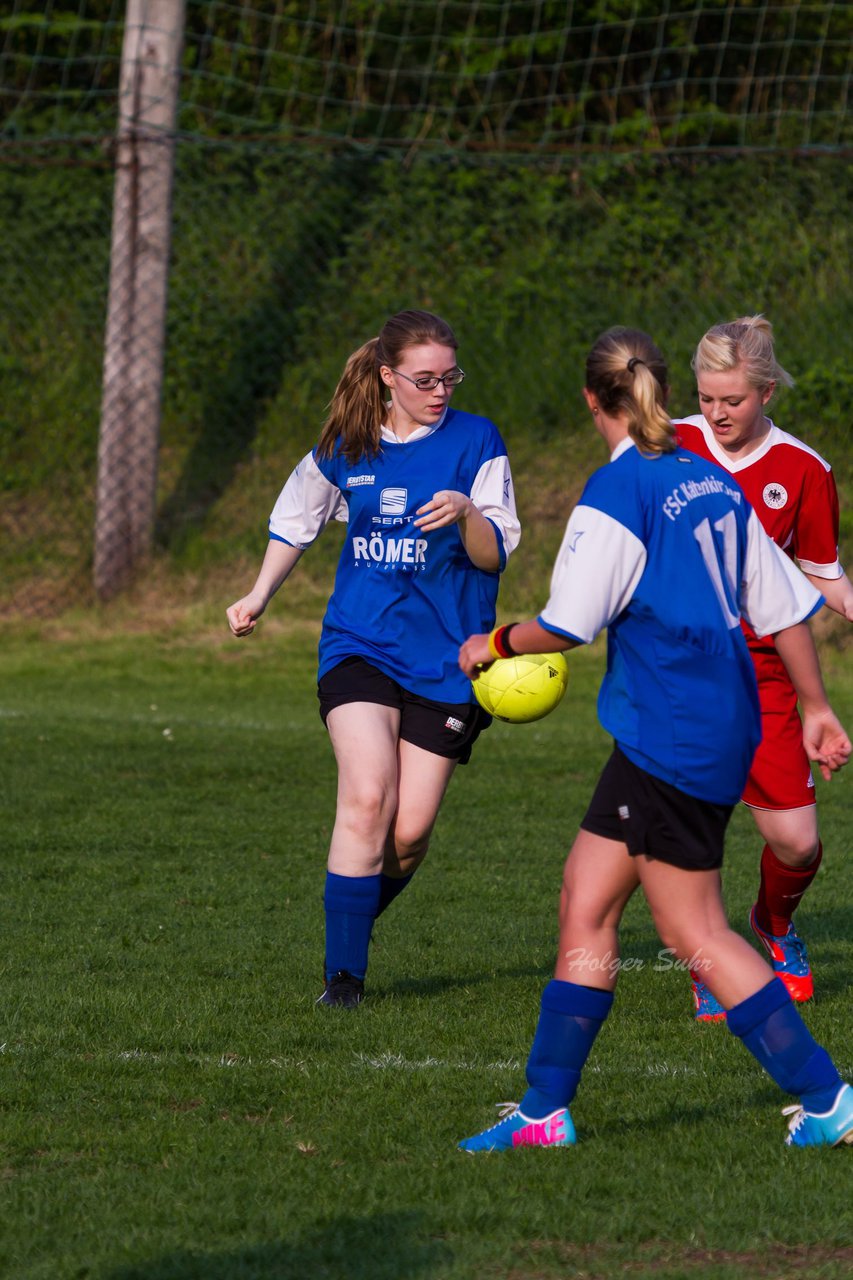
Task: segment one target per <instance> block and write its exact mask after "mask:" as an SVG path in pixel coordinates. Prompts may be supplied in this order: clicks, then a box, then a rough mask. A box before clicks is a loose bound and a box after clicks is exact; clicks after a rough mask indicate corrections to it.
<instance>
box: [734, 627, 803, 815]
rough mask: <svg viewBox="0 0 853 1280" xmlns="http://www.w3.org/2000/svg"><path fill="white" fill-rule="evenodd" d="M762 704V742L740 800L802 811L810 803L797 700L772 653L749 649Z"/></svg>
mask: <svg viewBox="0 0 853 1280" xmlns="http://www.w3.org/2000/svg"><path fill="white" fill-rule="evenodd" d="M752 658H753V661H754V663H755V674H756V675H757V676H758V697H759V701H760V702H761V735H762V736H761V742H760V743H759V746H758V750H757V751H756V753H755V756H754V757H753V761H752V768H751V769H750V771H749V777H748V778H747V780H746V786H745V788H744V792H743V795H742V796H741V799H742V800H743V802H744V804H749V805H752V806H753V807H754V808H756V809H802V808H805V807H806V806H807V805H813V804H814V803H815V793H814V778H813V777H812V770H811V764H810V763H809V758H808V756H807V755H806V751H805V747H804V746H803V726H802V722H801V720H800V714H799V712H798V711H797V695H796V693H795V691H794V687H793V685H792V684H791V681H790V680H789V678H788V672H787V671H786V670H785V665H784V663H783V662H782V659H781V658H780V657H779V655H778V654H777V653H776V651H775V650H771V651H767V650H766V649H765V648H764V647H762V648H761V649H759V650H758V651H756V649H753V650H752Z"/></svg>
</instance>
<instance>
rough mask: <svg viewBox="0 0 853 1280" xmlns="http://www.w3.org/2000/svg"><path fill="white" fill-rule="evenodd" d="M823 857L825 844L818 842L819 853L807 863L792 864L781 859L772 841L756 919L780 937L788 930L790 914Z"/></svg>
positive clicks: (766, 853) (766, 855) (763, 857)
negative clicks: (774, 849) (790, 865)
mask: <svg viewBox="0 0 853 1280" xmlns="http://www.w3.org/2000/svg"><path fill="white" fill-rule="evenodd" d="M822 857H823V845H822V844H821V843H820V842H818V846H817V853H816V854H815V856H814V858H813V859H812V861H811V862H810V863H809V865H808V866H807V867H789V866H786V865H785V863H784V862H780V861H779V859H778V858H777V857H776V854H775V853H774V852H773V850H772V849H771V848H770V845H769V844H766V845H765V846H764V848H763V849H762V851H761V884H760V886H759V889H758V901H757V902H756V904H755V919H756V922H757V924H758V926H759V928H761V929H763V930H764V932H765V933H772V934H774V935H775V936H776V937H777V938H781V937H783V936H784V935H785V934H786V933H787V932H788V925H789V924H790V923H791V916H792V915H793V914H794V912H795V911H796V909H797V907H798V906H799V902H800V898H802V896H803V894H804V893H805V891H806V889H808V887H809V885H810V884H811V882H812V880H814V878H815V876H816V875H817V869H818V867H819V866H820V860H821V858H822Z"/></svg>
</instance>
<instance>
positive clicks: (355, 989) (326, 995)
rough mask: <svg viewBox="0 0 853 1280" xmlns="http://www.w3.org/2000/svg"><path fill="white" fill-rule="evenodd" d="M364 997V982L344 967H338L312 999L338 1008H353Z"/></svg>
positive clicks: (317, 1002)
mask: <svg viewBox="0 0 853 1280" xmlns="http://www.w3.org/2000/svg"><path fill="white" fill-rule="evenodd" d="M363 999H364V983H363V981H362V980H361V978H355V977H353V975H352V974H351V973H349V972H348V970H346V969H339V970H338V972H337V973H333V974H332V976H331V978H327V979H326V989H325V991H324V992H323V994H322V995H321V996H318V997H317V999H316V1000H315V1001H314V1003H315V1004H326V1005H332V1006H334V1007H336V1008H338V1009H354V1008H355V1007H356V1005H359V1004H361V1002H362V1000H363Z"/></svg>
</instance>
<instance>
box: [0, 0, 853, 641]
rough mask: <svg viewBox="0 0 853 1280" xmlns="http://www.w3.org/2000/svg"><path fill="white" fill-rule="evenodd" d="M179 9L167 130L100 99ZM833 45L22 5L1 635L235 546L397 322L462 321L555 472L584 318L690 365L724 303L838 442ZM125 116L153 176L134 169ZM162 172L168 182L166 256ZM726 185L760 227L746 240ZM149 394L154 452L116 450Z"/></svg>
mask: <svg viewBox="0 0 853 1280" xmlns="http://www.w3.org/2000/svg"><path fill="white" fill-rule="evenodd" d="M178 13H182V14H183V21H182V22H181V26H180V30H179V31H178V32H176V33H172V34H176V35H177V37H178V39H177V41H176V42H175V47H177V48H178V49H179V52H178V54H177V57H176V62H175V65H174V67H172V68H171V69H169V68H167V69H166V77H167V81H168V78H169V76H171V80H172V83H173V85H174V89H175V101H174V108H173V122H172V123H171V124H168V123H167V124H164V123H163V122H162V118H161V119H160V122H159V123H158V122H157V121H156V120H155V121H154V123H152V113H154V115H156V111H157V109H158V108H159V107H160V106H162V97H163V94H162V91H158V92H155V93H151V94H150V95H149V98H147V99H146V98H145V97H144V94H145V92H147V91H146V90H145V89H144V86H145V84H146V83H147V82H146V80H145V79H144V78H137V79H136V80H135V81H134V80H133V79H131V80H127V79H123V72H122V50H123V47H125V46H126V45H127V43H128V40H129V36H130V35H135V37H136V48H137V52H136V55H135V60H134V63H133V65H134V66H135V68H136V69H137V71H138V70H139V68H142V69H143V70H144V71H145V73H146V74H149V73H151V72H152V71H154V70H157V67H156V65H155V64H156V62H157V55H156V48H157V47H158V40H159V38H160V37H161V36H163V34H164V32H166V29H167V27H168V26H169V22H168V21H167V18H164V16H163V15H164V14H165V15H167V16H168V15H175V14H178ZM626 15H627V16H626ZM850 36H851V11H850V10H849V8H848V7H846V6H839V5H837V4H832V3H817V4H811V5H809V4H799V3H797V4H778V5H770V4H764V3H758V4H743V5H733V4H731V3H719V2H718V0H702V3H699V4H695V5H694V6H693V7H692V8H690V9H689V10H676V9H674V8H672V7H671V6H669V5H663V6H661V5H660V3H657V2H656V3H654V4H652V3H650V2H649V3H647V2H646V0H636V2H635V3H632V5H631V6H630V12H628V10H627V9H626V10H625V14H623V13H622V12H621V11H620V7H619V6H618V5H617V6H614V9H613V16H612V17H610V18H608V19H607V20H605V19H604V18H603V17H602V10H601V7H600V6H593V5H586V6H585V5H582V4H574V5H571V6H567V5H566V4H564V3H546V2H545V0H501V2H496V3H485V2H477V0H475V2H474V3H465V4H462V3H453V2H451V0H448V2H444V0H443V2H442V3H441V4H434V3H432V2H430V3H426V0H400V2H398V3H391V2H387V0H386V2H383V0H347V2H345V0H336V2H335V3H332V4H329V5H325V6H322V7H321V6H319V5H317V4H316V3H314V0H304V2H303V3H298V4H295V5H294V4H292V3H287V4H285V3H284V2H283V0H264V2H263V3H262V2H261V0H255V3H238V2H236V0H233V2H230V3H225V2H224V0H206V2H205V3H202V2H201V0H186V3H185V5H182V4H178V3H177V0H175V2H174V3H167V2H166V0H129V3H128V4H127V5H125V3H123V2H122V0H76V3H71V2H70V0H65V3H63V4H62V5H61V6H60V5H59V4H58V3H55V2H54V0H40V3H37V2H36V0H27V3H23V0H13V6H12V12H11V14H8V13H7V14H6V15H5V16H0V227H2V230H3V234H2V236H0V273H1V274H2V279H3V282H4V289H3V292H2V302H0V380H2V387H3V395H2V403H0V536H2V543H3V558H4V575H3V576H4V583H5V586H4V591H3V594H4V597H5V600H4V604H3V606H2V607H3V612H4V613H5V614H12V615H14V616H22V615H28V614H40V613H45V612H48V611H52V610H55V609H58V608H62V607H65V606H66V605H68V604H69V603H71V602H73V601H74V600H76V599H80V598H89V597H90V596H91V594H92V592H93V590H94V589H95V586H96V585H97V580H98V573H99V567H98V566H99V563H100V565H101V572H102V573H103V572H104V570H103V566H104V565H105V564H106V565H109V558H110V555H111V554H112V551H111V548H114V547H115V546H116V545H117V546H119V547H120V548H122V549H123V551H126V550H127V549H128V548H129V549H130V560H129V561H128V560H127V559H125V561H124V562H123V563H125V565H127V564H128V563H131V564H138V563H139V562H146V561H148V562H150V560H151V559H152V557H153V558H155V559H156V558H158V557H160V558H162V557H168V558H169V559H171V560H173V561H174V562H175V563H180V564H182V565H184V566H187V565H189V566H192V565H199V564H204V563H209V562H211V561H214V562H215V561H217V560H221V561H226V560H227V559H228V557H229V556H234V555H239V554H242V553H244V552H245V553H246V554H249V553H250V552H251V551H252V550H253V548H254V547H255V546H256V539H257V537H258V527H259V525H260V524H261V523H262V520H261V517H262V513H263V510H264V503H265V502H267V500H268V498H269V496H270V485H271V484H272V483H273V481H272V480H271V475H275V477H276V480H277V479H278V478H279V477H278V468H279V467H281V466H282V465H283V464H284V459H285V458H289V459H290V460H293V458H294V457H295V456H296V452H295V451H296V450H297V449H301V448H303V447H308V446H309V445H310V443H311V441H312V440H313V438H314V437H315V435H316V429H317V425H318V422H319V420H320V418H321V416H322V408H323V405H324V404H325V403H326V401H327V400H328V398H329V394H330V392H331V389H332V387H333V385H334V379H335V377H336V375H337V371H338V370H339V368H340V364H341V362H342V360H343V358H344V357H345V355H346V353H347V352H348V351H349V350H350V349H351V348H352V346H353V345H355V344H356V343H358V342H360V341H361V340H362V339H363V338H364V337H365V336H368V335H369V334H370V333H371V332H373V331H375V327H376V325H377V324H378V323H379V322H381V319H382V318H383V316H384V315H385V314H388V313H390V312H391V311H393V310H395V309H396V308H397V307H398V306H405V305H412V304H417V305H428V306H433V307H434V308H435V309H442V310H443V311H445V312H446V313H447V314H448V315H449V316H450V317H451V318H452V319H453V321H454V323H455V324H456V325H457V327H458V328H459V329H460V331H461V336H462V338H463V342H464V345H465V347H466V349H468V350H469V351H470V352H471V354H470V356H469V358H468V365H466V368H468V367H469V366H470V367H471V368H472V370H473V372H474V374H477V373H478V372H479V374H480V378H479V387H480V390H479V393H478V400H477V405H476V407H477V408H478V410H479V411H483V412H492V413H493V414H494V416H495V417H496V418H497V419H498V420H499V421H500V422H501V425H502V426H503V427H504V428H505V429H506V431H507V433H508V434H509V435H510V436H511V437H512V436H515V438H516V440H517V442H518V445H519V449H520V451H521V453H522V454H524V450H525V449H527V448H528V444H529V441H528V435H529V433H530V431H531V430H533V429H535V431H536V432H537V433H538V434H539V436H540V438H545V439H546V440H550V441H551V442H552V443H551V445H550V446H549V448H554V447H556V446H555V445H554V444H553V441H554V439H555V436H554V433H555V432H556V431H557V430H558V429H559V427H560V426H561V425H564V424H565V422H566V420H567V414H568V413H569V411H568V410H567V409H566V406H567V404H568V403H569V397H570V396H571V395H572V394H573V388H574V382H575V381H576V377H575V375H574V369H575V368H576V367H577V359H578V358H579V357H580V355H581V353H582V352H583V350H584V347H585V345H586V344H587V343H588V340H589V339H590V338H591V337H593V336H594V333H595V331H596V330H597V327H603V326H604V325H606V324H607V323H611V322H612V321H613V320H614V319H619V320H622V319H625V320H627V319H633V320H635V321H638V322H639V321H643V322H645V323H646V324H647V325H648V327H653V330H654V332H655V333H656V335H657V336H659V337H660V338H661V340H662V341H664V342H666V341H669V342H670V343H671V344H672V348H673V350H674V352H675V355H676V356H678V357H679V358H680V360H681V363H682V365H684V366H686V356H687V354H688V345H687V344H688V341H689V338H688V335H692V336H693V337H694V338H695V336H697V333H698V331H699V330H700V327H702V326H704V325H705V324H706V323H710V322H711V321H713V320H715V319H719V318H723V317H724V316H727V315H728V313H729V312H732V311H737V312H739V311H742V310H745V309H746V307H747V305H749V306H754V309H767V310H770V311H771V313H772V315H771V318H773V319H774V320H775V321H777V323H778V322H781V334H782V337H783V338H787V340H788V342H789V344H790V345H792V346H795V348H796V352H797V355H798V358H799V365H800V372H801V373H802V377H801V378H800V379H799V385H798V391H797V393H796V394H797V395H799V396H800V400H799V401H798V402H796V403H797V404H798V405H799V411H800V412H805V413H814V414H815V416H817V414H818V412H819V414H820V422H819V426H820V430H822V431H831V430H835V429H836V428H835V427H834V426H833V424H835V423H838V422H840V421H842V419H843V415H844V414H845V413H846V404H847V403H848V397H849V393H850V391H851V390H853V387H851V385H850V379H849V375H848V374H847V373H846V370H847V369H848V368H849V367H853V362H852V361H851V360H850V353H849V351H848V350H847V348H848V345H849V338H848V337H847V336H846V335H847V334H849V332H850V330H851V328H853V326H851V325H850V324H849V323H846V319H845V316H846V313H845V311H844V307H845V306H847V307H848V309H849V304H845V303H844V302H843V294H844V291H845V288H846V283H847V282H848V281H849V275H850V270H849V267H850V259H849V232H846V231H845V229H844V223H845V215H844V212H843V210H844V208H845V206H846V202H847V200H848V198H849V190H848V187H849V165H847V164H846V163H845V162H846V160H847V158H848V156H849V147H850V138H851V132H850V117H849V112H848V109H847V105H848V93H849V85H850V71H851V52H850V51H851V40H850ZM160 70H161V71H162V68H161V69H160ZM126 73H127V62H126V66H125V74H126ZM134 84H135V86H136V88H135V89H134V87H133V86H134ZM140 86H142V88H140ZM134 94H136V96H135V97H134ZM122 119H125V120H130V121H131V127H132V129H135V132H134V133H133V139H134V145H136V144H137V143H139V142H140V140H141V141H142V142H143V143H146V142H147V143H148V144H150V147H149V150H148V151H147V152H145V151H144V149H143V150H142V151H139V150H138V149H137V151H136V152H134V153H133V154H129V153H128V151H127V146H126V142H127V139H126V137H125V139H124V140H123V138H122V132H121V123H122ZM140 122H142V124H144V128H142V126H141V124H140ZM123 148H124V149H123ZM151 155H155V156H156V155H159V156H161V157H163V158H164V159H166V160H167V161H168V169H169V175H167V176H166V177H164V178H163V179H162V180H161V183H160V187H159V195H158V197H157V199H158V201H159V204H158V208H159V209H160V210H161V212H162V208H163V204H164V187H163V182H166V188H165V207H166V210H167V222H166V224H165V225H166V231H165V232H164V231H163V226H164V224H163V222H162V221H155V222H151V221H149V220H148V219H149V215H150V214H151V209H149V208H148V207H147V206H146V200H147V199H148V196H147V194H146V192H147V191H148V190H149V188H148V187H147V186H146V183H147V180H148V178H149V177H150V170H151V169H152V168H153V167H154V162H153V161H150V160H149V159H148V158H146V157H150V156H151ZM172 163H173V164H174V180H172V178H171V176H170V175H171V168H172ZM774 175H775V176H774ZM845 175H846V176H845ZM717 179H720V181H719V182H718V181H717ZM122 182H123V183H124V192H123V194H120V191H121V184H122ZM750 189H752V191H753V192H754V193H755V195H756V197H757V202H759V203H760V202H762V201H763V202H765V204H766V205H776V204H778V207H771V208H768V207H766V208H765V209H764V210H763V211H762V220H761V221H760V222H759V219H758V214H759V210H758V209H757V208H751V207H750V195H749V192H750ZM732 191H734V194H733V195H732ZM727 200H729V201H732V200H733V201H734V204H731V203H728V204H727V203H726V202H727ZM715 201H716V207H715V203H714V202H715ZM732 208H735V209H736V210H737V216H738V220H739V225H738V230H737V233H736V234H733V233H732V231H731V214H730V210H731V209H732ZM121 209H130V210H131V211H132V214H133V216H132V218H131V219H130V221H127V222H125V223H124V224H122V223H121V222H120V221H119V220H118V213H119V212H120V210H121ZM846 221H849V219H846ZM158 228H159V229H158ZM158 236H160V240H159V241H158V239H157V237H158ZM727 236H728V238H726V237H727ZM164 237H165V238H164ZM152 252H153V255H154V259H155V260H156V259H157V256H158V255H159V259H160V260H161V262H162V263H163V264H164V275H163V278H162V281H157V280H155V279H154V277H150V278H147V277H146V276H145V272H144V269H143V268H134V270H133V271H130V272H129V273H127V274H126V276H125V281H124V285H123V286H120V287H121V288H123V290H124V294H125V295H126V296H125V303H132V304H133V305H137V304H139V302H140V294H141V293H142V291H143V289H147V290H148V292H149V295H150V294H151V293H152V291H153V292H154V293H157V296H158V299H159V301H158V303H157V305H153V306H152V305H148V306H144V305H143V306H142V307H141V308H140V309H139V310H138V311H136V312H134V313H133V314H134V316H135V317H136V318H135V319H134V320H133V322H132V323H131V322H129V321H127V322H122V321H121V319H120V317H121V315H126V314H128V313H127V311H122V312H116V313H115V315H116V316H118V317H119V319H118V320H117V321H116V322H115V323H114V325H113V331H112V334H111V333H110V325H109V319H110V315H111V303H110V297H111V295H110V280H111V273H112V281H113V289H114V290H116V288H117V287H119V286H117V284H116V276H117V273H118V274H120V272H121V267H122V263H123V262H124V261H128V262H134V263H136V262H138V261H147V262H149V263H150V262H151V260H152V257H151V255H152ZM137 254H141V255H147V257H145V256H143V257H141V258H137V257H135V256H134V255H137ZM166 287H167V292H166ZM158 290H159V293H158ZM167 299H168V302H167ZM158 306H159V314H158ZM786 326H787V332H786ZM111 360H112V362H113V363H112V365H111ZM785 363H788V364H790V363H793V364H794V365H795V366H796V365H797V359H794V360H793V361H791V360H790V359H786V361H785ZM116 366H118V367H120V368H121V369H122V371H123V372H122V379H121V382H120V384H115V389H114V390H113V392H112V393H111V391H110V387H111V385H112V384H111V380H110V371H111V368H115V367H116ZM146 366H147V367H146ZM158 379H159V381H158ZM476 385H477V384H476V383H474V382H472V386H474V387H476ZM687 385H688V384H687V381H686V380H685V382H684V387H685V394H686V390H687ZM152 388H153V389H152ZM465 393H466V395H467V394H469V390H468V387H467V385H466V388H465ZM111 396H112V398H111ZM152 396H153V401H154V403H153V407H152V404H151V399H152ZM146 398H147V400H148V402H149V403H148V410H147V415H148V419H149V420H150V418H151V417H152V416H153V417H154V419H155V435H154V450H153V453H152V447H151V440H152V435H151V432H150V430H148V431H147V434H146V433H145V432H143V433H142V435H141V436H138V437H135V436H134V429H135V428H133V425H132V424H133V422H138V421H139V417H140V414H141V413H142V410H143V409H144V408H145V404H146ZM142 416H143V417H145V414H144V413H142ZM569 416H570V414H569ZM843 420H844V421H846V419H843ZM111 422H120V423H123V424H124V428H123V430H122V432H121V433H120V434H119V443H118V446H117V451H115V452H114V453H113V455H112V462H111V463H110V464H109V465H107V464H108V461H109V457H110V456H111V455H110V449H111V448H112V447H113V446H112V445H111V443H110V423H111ZM128 423H130V424H131V425H130V426H128V425H127V424H128ZM820 443H821V440H819V439H818V440H817V444H820ZM528 452H529V453H530V455H531V465H532V467H533V470H534V472H535V467H536V459H535V457H534V455H535V452H536V450H535V448H534V446H533V445H530V447H529V450H528ZM105 459H106V461H105ZM105 474H106V476H107V477H111V480H110V483H109V484H107V482H106V480H105ZM110 485H112V488H110ZM235 486H238V487H237V488H235ZM238 494H239V497H238ZM247 505H248V506H252V507H253V510H252V512H251V518H249V517H247V516H244V515H243V514H241V513H242V512H243V510H244V508H245V507H246V506H247ZM106 511H109V512H110V513H111V514H110V515H109V516H108V517H107V518H108V519H109V521H110V524H109V527H108V528H107V529H106V532H104V530H103V528H102V529H101V531H100V532H99V531H98V518H101V519H104V518H105V517H104V512H106ZM140 511H141V512H142V513H143V515H142V516H141V517H139V515H138V512H140ZM99 540H102V541H99ZM99 547H100V549H99ZM126 580H127V576H126V575H124V574H123V571H121V570H120V571H119V574H118V579H117V581H118V582H119V583H123V582H124V581H126ZM102 594H110V592H109V591H106V592H102Z"/></svg>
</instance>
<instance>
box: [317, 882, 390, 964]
mask: <svg viewBox="0 0 853 1280" xmlns="http://www.w3.org/2000/svg"><path fill="white" fill-rule="evenodd" d="M381 880H382V876H381V875H375V876H339V875H336V874H335V873H334V871H327V872H326V891H325V894H324V895H323V902H324V905H325V908H326V977H327V978H330V977H331V976H332V974H334V973H338V972H340V970H341V969H346V970H347V971H348V972H349V973H351V974H352V975H353V977H356V978H363V977H364V975H365V974H366V973H367V948H368V945H369V943H370V930H371V929H372V928H373V921H374V920H375V919H376V910H377V907H378V906H379V885H380V881H381Z"/></svg>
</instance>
